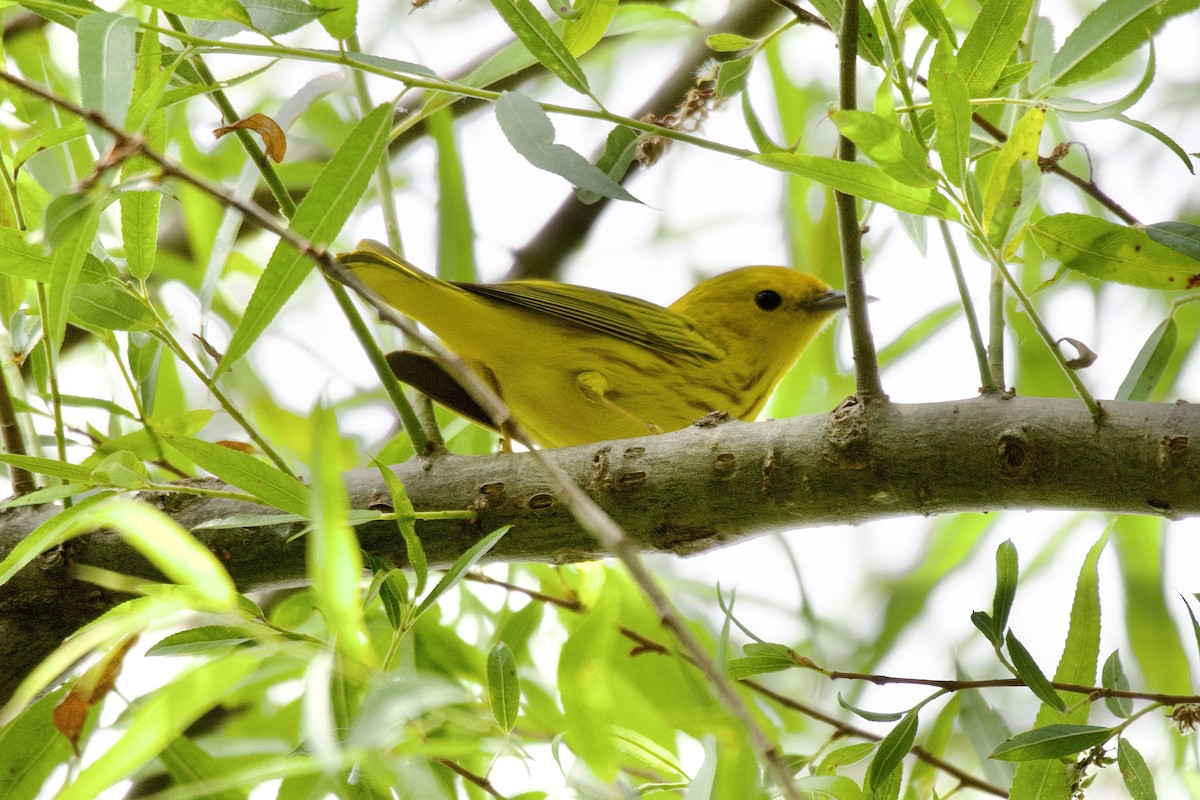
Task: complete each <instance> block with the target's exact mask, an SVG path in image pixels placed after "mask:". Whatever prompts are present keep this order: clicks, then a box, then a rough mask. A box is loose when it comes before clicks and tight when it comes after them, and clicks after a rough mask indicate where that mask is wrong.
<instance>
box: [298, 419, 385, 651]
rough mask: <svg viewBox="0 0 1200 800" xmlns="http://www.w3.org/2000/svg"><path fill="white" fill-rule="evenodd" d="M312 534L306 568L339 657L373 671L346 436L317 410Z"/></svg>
mask: <svg viewBox="0 0 1200 800" xmlns="http://www.w3.org/2000/svg"><path fill="white" fill-rule="evenodd" d="M312 420H313V429H314V430H313V452H312V471H313V476H312V490H311V495H310V496H311V505H312V512H311V514H312V528H311V529H310V530H309V533H308V536H307V537H306V542H307V549H306V564H307V574H308V578H309V580H310V581H311V582H312V593H313V600H314V602H315V604H316V607H317V610H318V611H320V612H321V616H322V617H324V619H325V624H326V625H328V626H329V630H330V632H332V634H333V636H334V641H335V645H336V647H337V650H338V652H339V653H341V654H342V655H343V656H345V657H346V658H348V659H350V660H351V661H352V662H356V663H358V664H361V665H364V666H367V667H371V666H373V665H374V664H375V661H376V658H375V651H374V650H373V649H372V647H371V639H370V636H369V635H368V633H367V625H366V620H365V618H364V616H363V607H362V596H361V593H360V592H359V588H358V584H359V582H360V581H361V580H362V572H363V562H362V551H361V550H360V549H359V546H358V538H357V537H356V536H355V535H354V529H353V528H351V527H350V526H349V525H347V524H346V512H347V510H348V508H349V500H348V499H347V497H346V487H345V485H344V484H343V483H342V474H341V463H340V459H339V458H338V457H337V454H338V452H339V450H340V447H341V441H342V440H341V436H340V435H339V434H338V430H337V419H336V418H335V417H334V415H333V412H332V411H330V410H329V409H328V408H325V407H323V406H318V407H317V408H316V409H315V410H314V411H313V414H312Z"/></svg>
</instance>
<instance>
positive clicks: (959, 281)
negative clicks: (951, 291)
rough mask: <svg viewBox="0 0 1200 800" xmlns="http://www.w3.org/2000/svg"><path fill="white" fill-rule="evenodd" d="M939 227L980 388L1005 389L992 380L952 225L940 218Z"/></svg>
mask: <svg viewBox="0 0 1200 800" xmlns="http://www.w3.org/2000/svg"><path fill="white" fill-rule="evenodd" d="M938 229H939V230H940V231H941V232H942V241H944V242H945V243H946V255H947V256H948V257H949V259H950V271H951V272H953V273H954V283H955V285H957V286H958V296H959V299H960V300H961V301H962V305H963V314H965V315H966V318H967V330H968V331H969V333H970V336H971V345H972V346H973V347H974V348H975V360H976V361H977V362H978V364H979V380H980V381H981V382H982V383H981V385H980V388H981V389H982V390H983V393H984V394H988V393H991V392H997V391H1003V390H1004V387H1003V386H1002V385H999V384H997V383H996V382H995V381H994V380H992V372H991V367H990V365H989V364H988V353H987V348H986V347H985V346H984V344H983V333H982V332H981V331H980V329H979V317H978V316H977V315H976V314H975V304H974V303H973V302H972V301H971V290H970V289H969V288H967V279H966V276H965V275H963V269H962V262H960V261H959V259H958V248H957V247H955V246H954V239H953V238H952V237H951V236H950V225H949V224H948V223H947V222H946V220H944V219H942V220H938Z"/></svg>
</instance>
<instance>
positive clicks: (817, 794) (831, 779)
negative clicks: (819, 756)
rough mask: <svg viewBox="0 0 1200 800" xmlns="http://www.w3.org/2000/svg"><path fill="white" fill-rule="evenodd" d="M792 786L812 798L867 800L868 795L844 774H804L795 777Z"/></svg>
mask: <svg viewBox="0 0 1200 800" xmlns="http://www.w3.org/2000/svg"><path fill="white" fill-rule="evenodd" d="M792 786H794V787H795V788H796V790H797V791H799V792H801V793H803V794H804V795H806V796H811V797H813V798H824V797H828V798H831V800H867V798H868V796H867V794H866V793H865V792H863V790H862V789H860V788H858V784H857V783H855V782H854V781H852V780H850V779H849V778H847V777H846V776H845V775H805V776H802V777H799V778H796V780H795V781H793V782H792Z"/></svg>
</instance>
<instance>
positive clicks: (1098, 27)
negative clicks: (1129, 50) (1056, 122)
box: [1035, 0, 1162, 94]
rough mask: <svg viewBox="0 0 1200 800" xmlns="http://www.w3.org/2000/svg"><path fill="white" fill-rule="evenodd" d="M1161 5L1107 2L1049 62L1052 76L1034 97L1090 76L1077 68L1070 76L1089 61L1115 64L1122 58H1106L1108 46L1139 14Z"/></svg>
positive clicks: (1149, 0)
mask: <svg viewBox="0 0 1200 800" xmlns="http://www.w3.org/2000/svg"><path fill="white" fill-rule="evenodd" d="M1161 5H1162V0H1105V2H1103V3H1101V4H1100V5H1099V6H1098V7H1097V8H1095V9H1094V10H1093V11H1092V12H1091V13H1090V14H1088V15H1087V16H1086V17H1084V19H1083V22H1081V23H1079V27H1077V28H1075V30H1073V31H1071V33H1070V34H1068V36H1067V38H1066V40H1065V41H1064V42H1063V45H1062V47H1060V48H1059V49H1058V52H1057V53H1055V54H1054V60H1053V61H1052V62H1050V74H1049V75H1047V77H1046V81H1045V85H1044V86H1043V87H1042V88H1041V89H1039V90H1038V91H1037V92H1036V93H1035V94H1041V93H1042V92H1043V91H1045V89H1047V88H1049V87H1051V86H1058V85H1066V84H1068V83H1071V82H1073V81H1078V80H1082V79H1083V78H1087V77H1089V76H1088V70H1087V69H1086V68H1085V69H1078V71H1077V72H1076V75H1075V76H1074V77H1072V76H1071V73H1072V71H1076V69H1077V68H1078V67H1080V65H1081V64H1083V63H1084V62H1085V61H1087V60H1088V59H1089V58H1095V59H1096V60H1097V61H1101V60H1102V61H1103V63H1104V64H1106V65H1111V64H1114V63H1116V61H1117V58H1120V56H1117V58H1112V57H1109V56H1107V55H1106V54H1105V52H1104V51H1105V48H1106V46H1108V45H1109V44H1110V43H1111V42H1113V41H1114V39H1117V38H1118V37H1119V36H1120V34H1121V32H1122V31H1123V30H1124V29H1125V28H1126V27H1127V26H1129V25H1131V24H1132V23H1133V22H1134V21H1135V20H1136V19H1137V18H1138V17H1139V16H1140V15H1142V14H1143V13H1145V12H1146V11H1149V10H1150V9H1152V8H1154V7H1156V6H1161ZM1139 33H1140V32H1139Z"/></svg>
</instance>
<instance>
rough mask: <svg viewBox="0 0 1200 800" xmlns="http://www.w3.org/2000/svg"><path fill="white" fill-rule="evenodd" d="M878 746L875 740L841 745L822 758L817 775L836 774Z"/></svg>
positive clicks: (860, 759)
mask: <svg viewBox="0 0 1200 800" xmlns="http://www.w3.org/2000/svg"><path fill="white" fill-rule="evenodd" d="M875 747H876V743H875V742H860V743H859V744H851V745H846V746H845V747H839V748H838V749H837V750H834V751H832V752H830V753H829V755H827V756H825V757H824V758H823V759H821V763H820V764H818V765H817V769H816V774H817V775H836V774H837V771H838V770H839V769H841V768H842V767H848V766H850V765H851V764H857V763H858V762H859V761H862V760H863V759H864V758H866V757H867V756H869V755H870V754H871V753H872V752H874V750H875Z"/></svg>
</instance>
